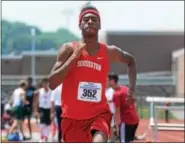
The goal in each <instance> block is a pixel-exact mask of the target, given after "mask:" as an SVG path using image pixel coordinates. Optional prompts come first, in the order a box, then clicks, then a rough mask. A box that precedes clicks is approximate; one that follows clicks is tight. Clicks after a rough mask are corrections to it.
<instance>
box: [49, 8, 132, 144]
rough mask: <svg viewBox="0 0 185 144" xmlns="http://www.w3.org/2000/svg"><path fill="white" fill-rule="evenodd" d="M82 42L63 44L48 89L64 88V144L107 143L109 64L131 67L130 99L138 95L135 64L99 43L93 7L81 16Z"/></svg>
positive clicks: (97, 19) (97, 18) (98, 23)
mask: <svg viewBox="0 0 185 144" xmlns="http://www.w3.org/2000/svg"><path fill="white" fill-rule="evenodd" d="M79 28H80V30H81V32H82V37H83V38H82V41H80V42H69V43H66V44H64V45H63V46H62V47H61V48H60V51H59V54H58V56H57V60H56V63H55V65H54V67H53V69H52V71H51V73H50V75H49V76H48V78H49V87H50V88H51V89H55V88H56V87H57V86H58V85H60V84H61V83H63V88H62V117H63V121H62V138H63V141H64V142H107V140H108V136H109V133H110V123H111V118H112V114H111V113H110V110H109V106H108V104H107V100H106V97H105V89H106V81H107V75H108V72H109V68H110V62H112V61H117V62H118V61H120V62H122V63H125V64H127V65H128V70H129V82H130V87H129V97H128V99H127V100H128V101H127V102H128V103H129V102H131V101H132V95H133V93H134V92H135V81H136V63H135V59H134V57H133V56H132V55H130V54H129V53H127V52H125V51H123V50H122V49H121V48H118V47H116V46H108V45H106V44H103V43H99V42H98V31H99V30H100V28H101V18H100V14H99V12H98V10H97V9H96V8H95V7H93V6H86V7H84V8H83V9H82V10H81V13H80V16H79Z"/></svg>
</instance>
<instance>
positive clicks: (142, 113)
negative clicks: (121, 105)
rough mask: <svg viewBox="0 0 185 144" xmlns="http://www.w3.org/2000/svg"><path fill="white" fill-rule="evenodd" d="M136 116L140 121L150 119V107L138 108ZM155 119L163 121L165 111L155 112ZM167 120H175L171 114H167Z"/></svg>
mask: <svg viewBox="0 0 185 144" xmlns="http://www.w3.org/2000/svg"><path fill="white" fill-rule="evenodd" d="M137 112H138V115H139V117H140V119H149V118H150V107H149V106H143V107H142V106H140V107H138V108H137ZM157 114H158V115H157V118H158V119H165V111H164V110H157ZM169 119H176V118H175V117H174V116H173V115H172V113H171V112H169Z"/></svg>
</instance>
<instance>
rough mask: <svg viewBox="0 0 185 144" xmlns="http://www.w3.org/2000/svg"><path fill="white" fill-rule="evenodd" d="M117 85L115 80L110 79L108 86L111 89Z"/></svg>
mask: <svg viewBox="0 0 185 144" xmlns="http://www.w3.org/2000/svg"><path fill="white" fill-rule="evenodd" d="M115 84H116V82H115V81H114V80H113V79H109V80H108V85H109V87H114V86H115Z"/></svg>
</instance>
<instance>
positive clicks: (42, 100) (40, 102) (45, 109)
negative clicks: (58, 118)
mask: <svg viewBox="0 0 185 144" xmlns="http://www.w3.org/2000/svg"><path fill="white" fill-rule="evenodd" d="M51 93H52V91H51V90H50V89H49V88H48V79H47V78H44V79H43V80H42V88H40V89H38V91H37V92H36V93H35V94H36V95H35V98H36V99H35V104H34V107H35V115H36V116H38V115H40V130H41V140H40V142H46V141H48V136H49V132H50V124H51V120H50V108H51V103H50V97H51Z"/></svg>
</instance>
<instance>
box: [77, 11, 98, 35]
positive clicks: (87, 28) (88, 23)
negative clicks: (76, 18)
mask: <svg viewBox="0 0 185 144" xmlns="http://www.w3.org/2000/svg"><path fill="white" fill-rule="evenodd" d="M79 27H80V29H81V30H82V34H83V35H84V36H96V35H97V33H98V31H99V29H100V20H99V18H98V16H96V15H95V14H92V13H87V14H85V15H84V16H83V17H82V21H81V23H80V25H79Z"/></svg>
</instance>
